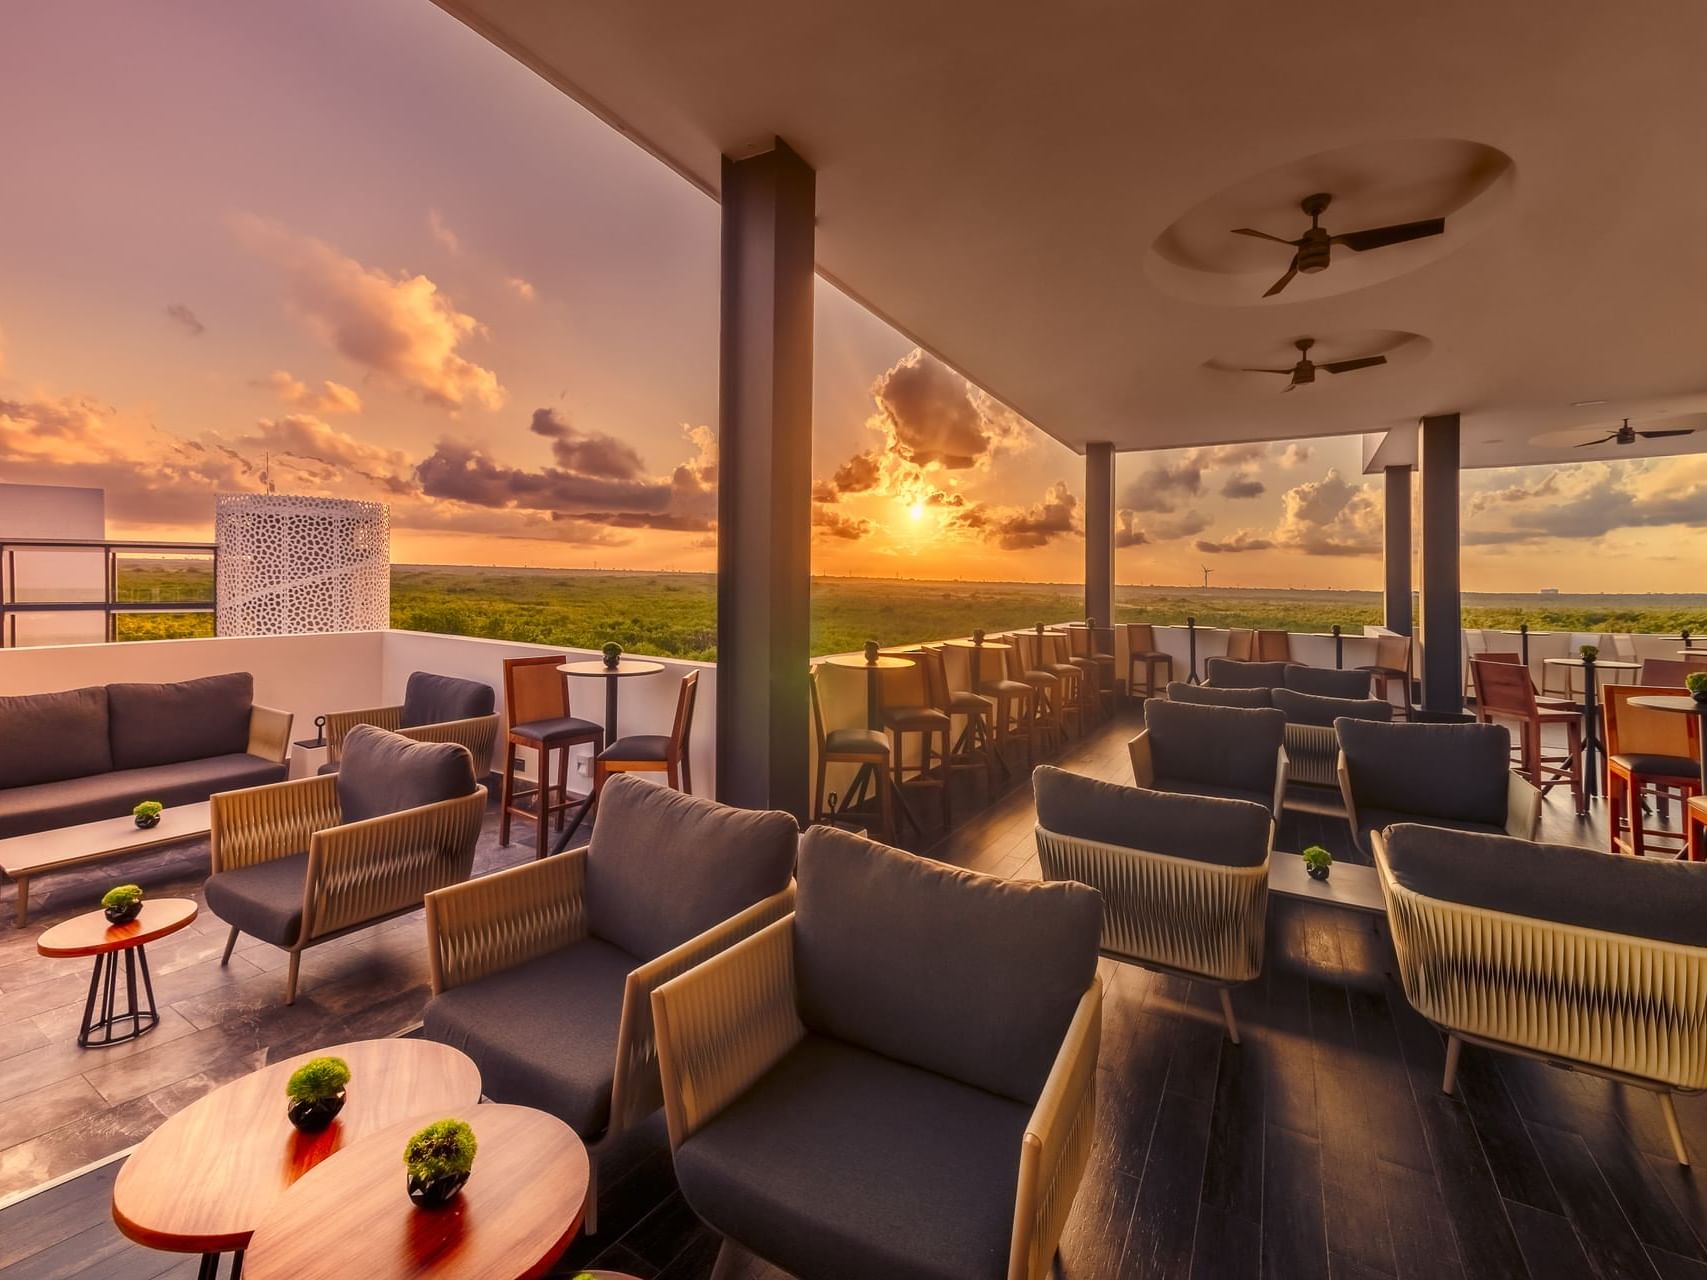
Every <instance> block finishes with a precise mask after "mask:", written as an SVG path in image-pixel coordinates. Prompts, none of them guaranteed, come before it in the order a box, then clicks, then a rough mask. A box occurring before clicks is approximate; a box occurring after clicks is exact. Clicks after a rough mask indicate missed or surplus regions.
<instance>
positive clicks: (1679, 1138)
mask: <svg viewBox="0 0 1707 1280" xmlns="http://www.w3.org/2000/svg"><path fill="white" fill-rule="evenodd" d="M1660 1114H1661V1115H1663V1116H1664V1117H1665V1118H1666V1132H1667V1133H1669V1134H1670V1135H1671V1149H1672V1152H1673V1153H1674V1154H1675V1155H1676V1156H1677V1162H1678V1163H1679V1164H1680V1165H1682V1166H1683V1167H1684V1168H1686V1169H1687V1168H1688V1167H1689V1148H1688V1146H1686V1145H1685V1144H1684V1141H1683V1130H1682V1128H1680V1127H1679V1125H1678V1123H1677V1104H1676V1103H1675V1102H1673V1101H1672V1096H1671V1091H1670V1090H1669V1089H1668V1090H1666V1091H1665V1092H1664V1093H1662V1094H1660Z"/></svg>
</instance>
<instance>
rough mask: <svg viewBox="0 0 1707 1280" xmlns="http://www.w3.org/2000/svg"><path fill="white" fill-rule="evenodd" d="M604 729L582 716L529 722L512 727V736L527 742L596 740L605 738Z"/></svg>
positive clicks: (558, 717)
mask: <svg viewBox="0 0 1707 1280" xmlns="http://www.w3.org/2000/svg"><path fill="white" fill-rule="evenodd" d="M604 732H605V731H604V728H603V727H602V726H600V725H597V724H595V723H593V722H592V721H591V720H583V719H581V717H580V716H556V717H554V718H552V719H550V720H527V721H523V722H522V723H521V724H513V725H511V726H510V736H511V737H512V738H521V739H523V740H525V741H527V742H547V741H555V740H556V739H558V738H594V737H600V738H602V737H603V736H604Z"/></svg>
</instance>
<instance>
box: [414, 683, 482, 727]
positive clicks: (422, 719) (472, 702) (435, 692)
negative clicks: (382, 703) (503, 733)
mask: <svg viewBox="0 0 1707 1280" xmlns="http://www.w3.org/2000/svg"><path fill="white" fill-rule="evenodd" d="M496 705H497V704H496V701H495V699H494V697H493V694H492V686H491V685H489V684H482V683H481V682H480V681H478V680H459V679H458V678H457V677H455V676H436V675H434V674H432V672H430V671H412V672H410V673H409V683H408V684H407V685H405V686H404V690H403V727H404V728H405V729H419V728H420V727H421V726H422V725H427V724H449V723H450V722H451V721H453V720H472V719H474V717H476V716H489V715H491V714H492V708H493V707H494V706H496Z"/></svg>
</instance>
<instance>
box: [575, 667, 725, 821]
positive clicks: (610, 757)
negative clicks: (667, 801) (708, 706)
mask: <svg viewBox="0 0 1707 1280" xmlns="http://www.w3.org/2000/svg"><path fill="white" fill-rule="evenodd" d="M698 696H699V672H697V671H690V672H688V673H687V675H685V676H683V677H682V683H681V687H680V688H679V689H678V690H677V692H676V718H675V720H674V721H673V722H672V724H671V725H670V732H669V734H668V735H667V736H666V735H664V734H660V733H635V734H624V735H623V736H622V737H620V738H618V739H617V740H616V741H615V742H613V743H611V744H610V746H608V747H606V748H605V749H604V750H603V751H601V752H599V753H598V755H596V756H594V757H593V798H594V801H595V803H596V802H597V800H598V796H599V794H600V793H601V792H602V791H603V790H604V787H605V783H606V782H607V781H609V779H610V777H611V775H612V774H617V773H662V774H664V775H665V776H666V777H667V778H668V779H669V783H670V785H671V786H672V787H674V788H675V789H676V790H677V791H683V792H687V793H688V794H690V795H691V794H692V793H693V765H692V764H691V763H690V762H689V760H688V742H689V739H690V738H692V736H693V707H694V701H695V699H696V698H697V697H698Z"/></svg>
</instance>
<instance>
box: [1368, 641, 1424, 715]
mask: <svg viewBox="0 0 1707 1280" xmlns="http://www.w3.org/2000/svg"><path fill="white" fill-rule="evenodd" d="M1411 655H1412V645H1411V638H1410V637H1409V636H1398V635H1392V636H1376V637H1375V661H1374V662H1372V663H1370V664H1369V665H1368V666H1367V667H1359V668H1358V670H1359V671H1367V672H1368V673H1369V678H1370V680H1371V681H1372V683H1373V684H1374V686H1375V696H1376V697H1377V698H1380V699H1381V700H1382V701H1383V702H1391V701H1392V700H1393V699H1392V695H1391V693H1390V687H1391V686H1392V685H1393V684H1394V683H1395V682H1396V683H1397V684H1398V686H1399V688H1400V690H1401V691H1402V692H1403V693H1404V697H1403V698H1402V699H1401V700H1400V701H1399V703H1398V704H1397V707H1398V711H1399V718H1400V719H1401V720H1409V719H1410V718H1411V710H1412V708H1411V683H1412V669H1411V664H1412V657H1411Z"/></svg>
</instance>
